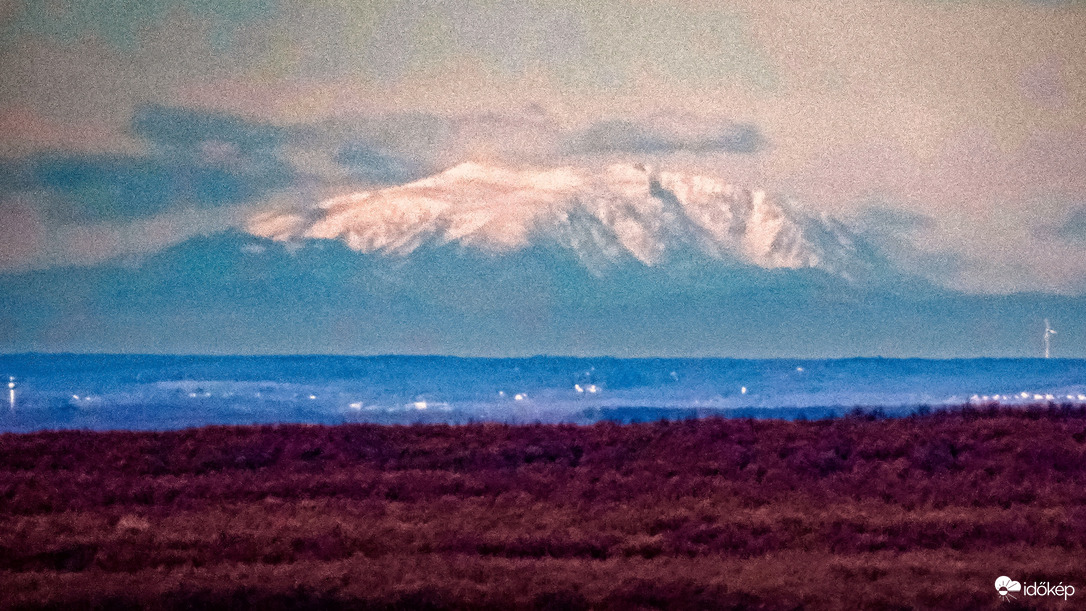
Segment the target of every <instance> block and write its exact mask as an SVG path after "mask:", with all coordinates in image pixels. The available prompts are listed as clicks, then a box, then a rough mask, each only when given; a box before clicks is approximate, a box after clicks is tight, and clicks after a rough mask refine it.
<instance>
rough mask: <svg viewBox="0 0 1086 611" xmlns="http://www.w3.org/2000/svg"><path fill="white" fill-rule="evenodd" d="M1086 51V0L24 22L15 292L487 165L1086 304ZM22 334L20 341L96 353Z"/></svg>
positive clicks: (538, 6)
mask: <svg viewBox="0 0 1086 611" xmlns="http://www.w3.org/2000/svg"><path fill="white" fill-rule="evenodd" d="M1084 33H1086V4H1084V3H1081V2H1074V1H1068V2H1055V1H1047V2H1046V1H1019V0H990V1H973V0H946V1H939V0H895V1H870V0H862V1H859V0H858V1H851V0H841V1H837V2H831V3H807V2H802V3H801V2H792V1H781V0H757V1H753V0H752V1H746V0H735V1H731V2H709V1H700V0H675V1H659V2H635V1H629V2H619V1H608V0H601V1H597V2H587V3H586V2H572V1H566V0H538V1H518V2H513V1H501V0H485V1H483V0H480V1H468V0H457V1H443V2H437V1H432V2H431V1H412V2H407V1H394V0H377V1H373V2H364V3H360V2H353V1H338V0H333V1H321V2H316V1H313V2H309V1H305V0H279V1H276V0H239V1H233V2H230V1H220V2H213V1H210V0H146V1H140V2H135V1H126V0H83V1H80V2H66V1H63V0H44V1H37V0H35V1H25V2H24V1H19V0H0V65H2V66H3V68H2V69H0V279H4V278H6V279H7V281H8V285H7V286H9V287H10V286H15V285H19V283H22V286H21V288H19V287H18V286H17V287H16V288H18V289H19V290H21V291H22V292H21V293H20V295H21V296H19V297H18V299H21V300H22V301H19V303H22V304H24V305H25V303H29V302H27V299H30V298H31V297H33V295H31V296H30V297H28V296H27V295H28V294H29V293H33V292H34V291H38V292H39V293H42V292H43V291H44V289H41V288H40V287H41V286H42V284H41V283H42V282H44V281H42V280H40V279H41V278H44V277H46V276H43V274H45V275H48V274H50V273H54V272H56V273H59V271H60V270H73V269H74V270H80V269H82V270H96V269H100V268H102V267H103V266H120V267H122V268H124V267H126V266H127V268H138V267H139V266H140V265H141V264H142V263H141V262H143V261H147V260H150V259H152V258H153V257H155V256H157V255H160V254H161V253H163V252H167V251H169V249H171V248H178V247H179V246H180V245H183V244H185V243H187V242H189V241H191V240H194V239H200V238H206V237H208V236H214V235H219V234H222V233H223V232H229V231H239V232H242V233H244V232H245V231H246V230H247V229H246V228H247V227H248V223H249V222H250V219H252V218H254V216H258V215H261V214H267V213H269V212H275V211H277V210H285V209H297V208H299V207H302V208H304V207H307V206H310V207H311V206H313V205H315V204H316V203H317V202H320V201H324V200H326V199H327V198H330V197H335V196H340V195H345V194H350V193H355V192H359V191H363V190H367V189H378V188H385V187H390V186H395V185H399V184H404V183H408V182H411V181H414V180H418V179H421V178H424V177H426V176H429V175H432V174H435V173H438V172H441V171H443V170H446V169H448V168H450V167H453V166H456V165H457V164H461V163H463V162H476V163H483V164H490V165H494V166H500V167H507V168H519V169H525V168H551V167H564V166H576V167H585V168H593V167H603V166H606V165H607V164H611V163H616V162H636V163H647V164H651V165H652V166H654V167H659V168H663V169H667V170H670V171H680V172H691V173H697V174H706V175H711V176H715V177H721V178H722V179H724V180H726V181H728V182H731V183H735V184H738V185H744V186H748V187H752V188H758V189H764V190H766V191H768V192H771V193H775V194H781V195H782V196H785V197H787V198H790V200H791V201H794V202H795V203H796V205H797V206H799V207H801V208H802V209H804V210H806V211H808V212H810V213H811V214H823V213H824V214H826V215H830V216H832V217H833V218H836V219H839V220H840V221H841V222H843V223H844V224H845V225H847V226H848V227H850V228H852V229H853V230H854V231H856V232H857V233H858V234H859V235H863V236H865V238H866V239H868V240H870V241H871V242H872V243H874V244H876V245H877V246H878V247H879V248H880V249H881V251H882V252H883V253H884V255H885V256H886V257H888V258H889V260H891V261H892V262H893V264H894V265H895V266H896V267H898V268H899V269H901V270H903V271H904V272H907V273H909V274H912V275H915V276H916V277H919V278H922V279H924V280H925V281H926V282H930V283H931V284H933V285H934V286H936V287H939V288H940V289H945V290H947V291H951V292H954V293H955V294H960V295H963V296H968V298H970V299H973V298H976V299H981V300H983V299H986V298H991V299H993V300H998V299H1004V298H1006V297H1007V296H1014V295H1021V294H1029V295H1036V296H1039V297H1038V298H1049V297H1051V298H1053V299H1063V298H1068V299H1076V298H1078V297H1081V296H1083V295H1084V294H1086V45H1084V44H1083V37H1084V35H1086V34H1084ZM30 278H38V280H34V281H31V280H30ZM12 283H15V284H14V285H13V284H12ZM35 283H37V284H35ZM31 285H33V287H39V288H26V287H28V286H31ZM6 290H7V291H8V293H9V302H11V303H14V302H15V301H18V299H16V298H15V297H10V295H12V294H14V293H15V292H18V291H17V290H16V289H11V288H8V289H6ZM73 290H75V289H73ZM2 297H3V295H2V294H0V298H2ZM12 300H15V301H12ZM993 303H995V301H993ZM133 315H134V316H135V315H136V314H133ZM148 315H150V314H148ZM57 316H61V315H60V314H58V315H57ZM28 320H29V319H27V318H25V317H20V316H16V315H11V316H8V317H0V325H2V324H6V325H8V326H9V329H7V330H6V331H5V330H4V329H0V341H4V338H5V337H6V338H20V339H18V341H16V340H11V341H10V342H9V343H8V344H6V345H8V346H16V347H29V348H31V349H34V348H40V347H60V348H63V347H65V346H68V347H71V346H75V347H77V348H78V347H79V346H81V345H82V344H79V342H75V343H71V344H65V343H64V342H60V343H50V342H49V341H46V340H45V339H42V338H44V337H46V336H47V335H48V334H45V335H43V333H45V332H44V331H40V329H42V328H48V327H50V325H54V326H58V325H61V322H63V321H61V320H60V318H58V319H57V320H54V321H52V322H50V321H44V322H43V321H41V320H38V321H37V322H34V323H31V322H28ZM31 327H33V329H38V330H32V329H31ZM385 348H387V349H389V350H395V349H396V345H395V344H394V343H392V344H389V345H387V346H385ZM442 348H443V344H441V343H438V344H436V348H435V349H436V350H441V349H442ZM133 349H139V346H136V347H135V348H133ZM192 349H194V350H197V351H199V350H200V346H199V345H196V346H193V347H192ZM248 349H249V348H246V347H244V346H243V347H241V348H240V350H241V351H246V350H248ZM252 349H254V350H259V347H257V348H252ZM273 349H284V347H283V346H282V345H279V344H276V345H275V347H274V348H273ZM285 349H288V350H289V349H290V347H289V346H286V348H285ZM306 349H307V350H317V351H319V350H320V346H319V345H317V346H315V347H314V346H307V347H306ZM344 349H347V348H344ZM558 349H560V347H559V348H558ZM675 350H676V351H678V352H681V351H682V349H681V347H676V348H675ZM918 350H919V349H918ZM978 350H979V348H978ZM921 352H923V350H921Z"/></svg>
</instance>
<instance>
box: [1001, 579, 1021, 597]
mask: <svg viewBox="0 0 1086 611" xmlns="http://www.w3.org/2000/svg"><path fill="white" fill-rule="evenodd" d="M995 588H996V592H999V596H1000V597H1001V598H1007V597H1008V596H1009V597H1010V598H1014V597H1013V596H1010V594H1011V592H1021V591H1022V584H1020V583H1018V582H1017V581H1014V580H1013V579H1011V578H1010V577H1007V576H1006V575H1004V576H1002V577H1000V578H999V579H997V580H995Z"/></svg>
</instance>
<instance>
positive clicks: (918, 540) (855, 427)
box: [0, 407, 1086, 609]
mask: <svg viewBox="0 0 1086 611" xmlns="http://www.w3.org/2000/svg"><path fill="white" fill-rule="evenodd" d="M1000 575H1009V576H1011V577H1013V578H1014V579H1016V580H1018V581H1020V582H1022V583H1024V584H1025V583H1030V582H1033V581H1038V582H1040V581H1048V582H1051V583H1052V584H1053V585H1054V584H1056V583H1059V582H1062V583H1064V584H1073V585H1074V586H1075V587H1076V589H1077V592H1076V594H1075V595H1074V596H1073V597H1071V598H1070V599H1069V600H1067V601H1063V600H1062V599H1056V598H1054V597H1048V598H1037V597H1026V596H1021V595H1020V596H1019V597H1018V598H1017V599H1016V600H1015V601H1013V602H1010V603H1005V602H1001V601H1000V600H999V598H998V596H997V594H996V591H995V589H994V587H993V583H994V581H995V579H996V578H997V577H999V576H1000ZM1083 606H1086V410H1083V409H1082V408H1074V409H1071V408H1059V407H1036V408H1029V409H1015V410H1009V409H999V408H992V409H985V410H976V409H967V410H965V411H959V412H947V413H937V414H931V415H926V416H916V417H911V418H904V419H881V418H873V417H865V416H853V417H848V418H842V419H838V420H827V421H815V422H785V421H767V420H763V421H753V420H723V419H709V420H694V421H683V422H659V423H653V424H634V425H616V424H597V425H593V426H586V427H578V426H564V425H561V426H555V425H537V426H504V425H493V424H480V425H467V426H410V427H384V426H376V425H350V426H336V427H316V426H265V427H244V428H241V427H238V428H204V429H193V430H186V431H179V432H168V433H132V432H112V433H87V432H46V433H35V434H27V435H2V436H0V608H16V609H18V608H55V609H73V608H124V607H133V608H145V607H147V608H191V609H195V608H231V609H235V608H237V609H240V608H261V609H296V608H328V609H340V608H342V609H459V608H495V609H500V608H512V607H516V608H527V609H590V608H593V609H631V608H667V609H747V608H762V609H799V608H811V609H859V608H881V609H905V608H948V609H977V608H1006V609H1012V608H1032V607H1038V608H1054V609H1055V608H1059V609H1064V608H1066V609H1071V608H1081V607H1083Z"/></svg>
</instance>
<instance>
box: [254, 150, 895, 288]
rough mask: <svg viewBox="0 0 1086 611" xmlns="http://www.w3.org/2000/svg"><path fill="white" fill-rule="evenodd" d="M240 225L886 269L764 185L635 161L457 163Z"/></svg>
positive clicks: (595, 266)
mask: <svg viewBox="0 0 1086 611" xmlns="http://www.w3.org/2000/svg"><path fill="white" fill-rule="evenodd" d="M245 229H246V231H248V232H249V233H252V234H254V235H257V236H260V237H264V238H269V239H273V240H276V241H280V242H291V241H304V240H310V239H334V240H340V241H342V242H343V243H345V244H347V245H348V246H349V247H350V248H351V249H352V250H355V251H359V252H363V253H378V254H384V255H389V256H408V255H410V254H411V253H413V252H414V251H416V250H417V249H418V248H420V247H421V246H423V245H424V244H427V243H437V244H444V243H456V244H461V245H464V246H467V247H470V248H475V249H479V250H482V251H489V252H493V253H498V254H504V253H509V252H512V251H516V250H522V249H524V248H526V247H528V246H530V245H533V244H539V243H541V242H551V243H557V244H559V245H561V246H562V247H564V248H567V249H569V250H571V251H572V252H574V253H575V254H576V255H577V257H578V258H579V259H580V260H581V262H582V264H584V265H585V266H586V267H587V268H589V270H591V271H592V272H593V273H595V274H597V275H598V274H601V273H604V271H605V270H606V269H608V268H610V267H612V266H614V265H615V264H618V263H620V262H621V261H623V260H627V259H632V260H636V261H638V262H640V263H641V264H643V265H646V266H650V267H652V266H658V265H667V264H668V263H670V262H672V261H674V260H676V259H682V258H694V259H702V260H706V261H732V262H735V263H740V264H748V265H754V266H757V267H761V268H765V269H782V268H783V269H807V268H811V269H818V270H822V271H825V272H829V273H831V274H834V275H837V276H841V277H843V278H845V279H847V280H853V281H855V280H864V279H868V278H871V277H873V276H875V275H877V274H878V273H879V272H880V271H884V270H885V269H887V268H888V266H887V264H886V263H885V260H884V259H883V258H882V257H881V255H879V254H878V253H877V251H876V250H875V249H874V248H871V247H869V246H868V245H867V244H866V243H865V242H864V241H863V239H862V238H861V237H860V236H859V235H857V234H855V233H854V232H852V231H851V230H849V229H848V228H847V227H845V225H843V224H842V223H840V222H838V221H836V220H834V219H831V218H829V217H826V216H824V215H823V216H815V215H811V214H807V213H805V212H803V211H801V210H799V209H797V208H796V207H795V206H793V205H792V203H791V202H789V201H787V200H785V199H783V198H778V197H774V196H771V195H769V194H768V193H767V192H766V191H763V190H757V189H753V190H752V189H746V188H742V187H738V186H735V185H732V184H729V183H727V182H724V181H722V180H719V179H716V178H713V177H710V176H706V175H701V174H690V173H681V172H668V171H658V170H656V169H653V168H649V167H646V166H644V165H641V164H613V165H610V166H607V167H606V168H603V169H602V170H591V169H584V168H575V167H570V166H566V167H559V168H550V169H527V170H523V169H521V170H518V169H508V168H504V167H497V166H487V165H482V164H478V163H463V164H460V165H457V166H454V167H453V168H450V169H448V170H446V171H444V172H441V173H438V174H435V175H433V176H429V177H426V178H423V179H421V180H417V181H414V182H411V183H407V184H404V185H398V186H393V187H388V188H384V189H376V190H368V191H360V192H356V193H349V194H345V195H341V196H338V197H333V198H330V199H327V200H324V201H321V202H319V203H317V204H316V205H314V206H311V207H309V208H307V209H301V210H286V211H272V212H265V213H262V214H259V215H256V216H254V217H252V218H250V219H249V221H248V223H247V224H246V226H245Z"/></svg>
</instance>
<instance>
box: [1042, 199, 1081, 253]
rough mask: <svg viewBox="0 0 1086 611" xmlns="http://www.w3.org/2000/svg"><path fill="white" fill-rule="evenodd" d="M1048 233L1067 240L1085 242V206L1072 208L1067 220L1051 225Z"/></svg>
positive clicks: (1078, 242)
mask: <svg viewBox="0 0 1086 611" xmlns="http://www.w3.org/2000/svg"><path fill="white" fill-rule="evenodd" d="M1049 233H1050V235H1052V236H1055V237H1057V238H1060V239H1061V240H1065V241H1067V242H1072V243H1075V244H1086V206H1081V207H1078V208H1075V209H1073V210H1072V211H1071V214H1070V215H1069V216H1068V217H1067V220H1065V221H1064V222H1063V223H1062V224H1060V225H1057V226H1054V227H1051V228H1050V231H1049Z"/></svg>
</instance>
